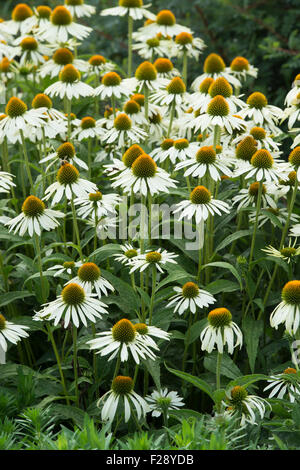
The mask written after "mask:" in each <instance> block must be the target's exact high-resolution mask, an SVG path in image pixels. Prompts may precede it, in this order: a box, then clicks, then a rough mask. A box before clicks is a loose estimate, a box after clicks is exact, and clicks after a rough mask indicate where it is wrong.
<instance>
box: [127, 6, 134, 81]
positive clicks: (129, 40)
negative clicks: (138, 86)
mask: <svg viewBox="0 0 300 470" xmlns="http://www.w3.org/2000/svg"><path fill="white" fill-rule="evenodd" d="M132 31H133V18H132V17H131V16H130V15H128V77H129V78H130V77H131V74H132Z"/></svg>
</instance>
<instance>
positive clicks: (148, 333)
mask: <svg viewBox="0 0 300 470" xmlns="http://www.w3.org/2000/svg"><path fill="white" fill-rule="evenodd" d="M134 329H135V331H136V332H137V333H138V334H139V335H141V336H142V338H143V340H144V341H145V343H146V344H147V346H149V347H151V348H154V349H155V348H156V343H155V341H154V340H153V339H152V336H153V337H154V338H158V339H164V340H167V341H169V340H170V336H171V334H170V333H167V332H166V331H164V330H162V329H161V328H157V327H156V326H150V325H146V324H145V323H135V324H134Z"/></svg>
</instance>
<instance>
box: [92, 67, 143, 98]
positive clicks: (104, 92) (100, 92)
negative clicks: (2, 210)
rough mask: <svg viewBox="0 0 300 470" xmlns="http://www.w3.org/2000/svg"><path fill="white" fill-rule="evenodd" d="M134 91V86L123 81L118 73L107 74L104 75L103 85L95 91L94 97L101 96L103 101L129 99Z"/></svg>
mask: <svg viewBox="0 0 300 470" xmlns="http://www.w3.org/2000/svg"><path fill="white" fill-rule="evenodd" d="M133 90H134V86H130V84H129V83H128V82H127V81H126V80H122V78H121V77H120V75H119V74H118V73H116V72H107V73H106V74H105V75H103V77H102V80H101V85H99V86H98V87H97V88H95V90H94V96H99V98H100V99H101V100H105V99H107V98H112V97H115V98H117V99H120V98H124V97H128V96H130V95H131V93H132V92H133Z"/></svg>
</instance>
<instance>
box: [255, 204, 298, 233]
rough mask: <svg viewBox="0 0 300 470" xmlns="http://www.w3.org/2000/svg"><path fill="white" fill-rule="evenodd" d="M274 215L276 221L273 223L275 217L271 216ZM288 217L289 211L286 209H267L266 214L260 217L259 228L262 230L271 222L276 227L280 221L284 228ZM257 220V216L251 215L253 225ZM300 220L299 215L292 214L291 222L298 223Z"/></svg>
mask: <svg viewBox="0 0 300 470" xmlns="http://www.w3.org/2000/svg"><path fill="white" fill-rule="evenodd" d="M269 213H270V214H273V215H275V216H276V221H275V222H274V221H273V217H272V216H269ZM287 217H288V211H287V209H286V208H285V207H278V206H277V208H276V209H275V208H274V207H268V208H266V209H265V213H261V214H259V216H258V228H261V227H262V226H263V225H264V224H265V223H267V222H270V223H271V224H272V225H273V226H274V227H276V226H277V224H276V222H277V221H278V222H279V223H280V224H281V225H282V226H284V225H285V223H286V220H287ZM254 220H255V214H252V215H249V222H250V223H253V222H254ZM299 220H300V216H299V215H298V214H294V213H292V214H291V219H290V221H291V222H298V221H299Z"/></svg>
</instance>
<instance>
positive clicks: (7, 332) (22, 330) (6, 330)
mask: <svg viewBox="0 0 300 470" xmlns="http://www.w3.org/2000/svg"><path fill="white" fill-rule="evenodd" d="M26 330H29V326H23V325H15V323H13V322H10V321H7V320H6V319H5V318H4V316H3V315H2V314H0V346H1V348H2V349H3V351H4V352H6V351H7V341H9V342H10V343H13V344H17V342H18V341H20V339H21V338H27V337H28V333H27V332H26Z"/></svg>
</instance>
